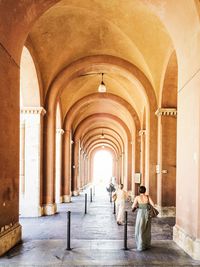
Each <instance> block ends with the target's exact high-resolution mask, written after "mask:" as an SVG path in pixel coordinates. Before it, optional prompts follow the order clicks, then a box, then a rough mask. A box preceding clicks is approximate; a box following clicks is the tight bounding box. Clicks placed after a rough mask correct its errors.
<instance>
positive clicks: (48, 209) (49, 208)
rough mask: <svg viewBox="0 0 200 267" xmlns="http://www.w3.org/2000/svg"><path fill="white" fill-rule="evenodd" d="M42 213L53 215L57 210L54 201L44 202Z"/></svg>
mask: <svg viewBox="0 0 200 267" xmlns="http://www.w3.org/2000/svg"><path fill="white" fill-rule="evenodd" d="M42 209H43V215H53V214H55V213H56V212H57V205H56V203H53V204H45V205H43V207H42Z"/></svg>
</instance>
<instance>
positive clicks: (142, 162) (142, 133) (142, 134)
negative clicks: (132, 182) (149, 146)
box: [139, 129, 146, 185]
mask: <svg viewBox="0 0 200 267" xmlns="http://www.w3.org/2000/svg"><path fill="white" fill-rule="evenodd" d="M139 136H140V144H141V146H140V173H141V185H145V139H146V130H143V129H142V130H140V131H139Z"/></svg>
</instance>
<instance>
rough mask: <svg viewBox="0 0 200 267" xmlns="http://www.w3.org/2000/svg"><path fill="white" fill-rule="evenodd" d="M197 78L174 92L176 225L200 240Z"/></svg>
mask: <svg viewBox="0 0 200 267" xmlns="http://www.w3.org/2000/svg"><path fill="white" fill-rule="evenodd" d="M199 84H200V74H199V73H198V74H197V75H196V76H194V77H193V79H192V80H191V81H190V82H189V83H188V84H187V85H186V86H185V87H184V88H183V89H182V90H180V91H179V92H178V125H177V196H176V210H177V214H176V224H177V225H178V226H179V227H181V228H182V229H184V231H185V232H186V233H187V234H189V235H190V236H192V237H194V238H200V173H199V171H200V168H199V167H200V166H199V154H200V153H199V152H200V142H199V140H200V138H199V136H200V127H199V126H200V90H199Z"/></svg>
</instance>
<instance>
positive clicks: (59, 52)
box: [29, 0, 172, 95]
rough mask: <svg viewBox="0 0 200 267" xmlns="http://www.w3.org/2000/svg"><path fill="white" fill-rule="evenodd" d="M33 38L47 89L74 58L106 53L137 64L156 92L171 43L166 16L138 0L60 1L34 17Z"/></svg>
mask: <svg viewBox="0 0 200 267" xmlns="http://www.w3.org/2000/svg"><path fill="white" fill-rule="evenodd" d="M124 14H126V16H125V15H124ZM91 22H92V23H91ZM141 33H142V34H141ZM152 36H153V38H152ZM29 39H30V41H31V43H32V45H33V46H34V48H35V51H36V52H37V55H38V60H39V64H40V68H42V70H43V73H42V76H43V81H44V87H45V88H46V90H47V88H48V87H49V85H50V83H51V81H52V80H53V79H54V78H55V77H56V75H57V74H58V73H59V72H60V71H61V70H62V69H63V68H64V67H65V66H67V65H69V64H70V63H71V62H73V61H74V60H77V59H79V58H82V57H83V56H91V55H98V54H107V55H113V56H117V57H120V58H123V59H125V60H128V61H129V62H131V63H133V64H134V65H136V66H137V67H138V68H139V69H140V70H141V71H142V72H144V73H145V75H146V77H148V79H149V80H150V81H151V84H152V85H153V87H154V88H155V92H156V95H157V92H158V90H159V87H160V77H161V73H162V69H163V62H164V59H165V56H166V53H167V52H168V50H170V49H172V42H171V40H170V38H169V35H168V32H167V31H166V29H165V27H164V25H163V24H162V22H161V20H160V19H158V17H157V16H156V15H155V14H154V12H152V11H151V10H150V9H149V8H148V7H147V5H145V4H144V3H143V2H141V1H139V0H134V1H126V4H124V2H123V1H122V2H118V1H117V2H116V1H114V0H110V1H99V0H94V1H92V4H91V1H90V0H85V1H81V0H73V1H71V0H70V1H69V0H63V1H60V2H59V3H58V4H57V5H54V6H53V7H52V8H50V9H49V10H48V11H47V12H46V13H44V14H43V15H42V16H41V17H40V19H39V20H38V21H37V22H36V23H35V25H34V27H33V28H32V31H31V32H30V34H29ZM147 43H148V45H147ZM155 55H156V56H155Z"/></svg>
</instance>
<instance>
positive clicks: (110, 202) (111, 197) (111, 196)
mask: <svg viewBox="0 0 200 267" xmlns="http://www.w3.org/2000/svg"><path fill="white" fill-rule="evenodd" d="M110 203H112V192H110Z"/></svg>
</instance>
